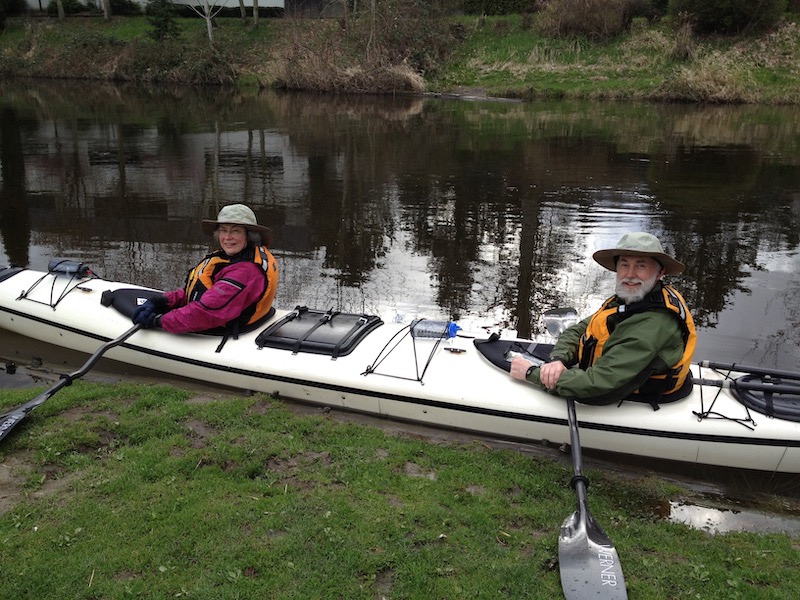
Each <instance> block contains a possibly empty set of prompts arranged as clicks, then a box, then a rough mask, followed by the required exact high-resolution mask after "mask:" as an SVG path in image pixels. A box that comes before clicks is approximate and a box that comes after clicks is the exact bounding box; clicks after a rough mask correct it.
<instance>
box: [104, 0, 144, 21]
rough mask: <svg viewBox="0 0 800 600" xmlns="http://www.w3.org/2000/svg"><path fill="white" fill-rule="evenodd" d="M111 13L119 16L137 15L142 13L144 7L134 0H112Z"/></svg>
mask: <svg viewBox="0 0 800 600" xmlns="http://www.w3.org/2000/svg"><path fill="white" fill-rule="evenodd" d="M110 4H111V14H112V15H117V16H120V17H122V16H128V17H130V16H135V15H140V14H142V9H141V8H140V7H139V5H138V4H136V2H134V1H133V0H111V3H110Z"/></svg>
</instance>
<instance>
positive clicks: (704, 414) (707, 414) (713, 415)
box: [692, 365, 756, 431]
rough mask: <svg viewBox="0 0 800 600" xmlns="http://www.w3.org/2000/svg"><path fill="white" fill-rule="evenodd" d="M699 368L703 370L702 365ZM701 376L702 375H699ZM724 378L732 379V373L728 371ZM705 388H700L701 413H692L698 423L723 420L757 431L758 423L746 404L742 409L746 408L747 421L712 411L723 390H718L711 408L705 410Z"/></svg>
mask: <svg viewBox="0 0 800 600" xmlns="http://www.w3.org/2000/svg"><path fill="white" fill-rule="evenodd" d="M699 368H701V369H702V365H699ZM711 370H712V371H714V372H715V373H719V371H717V370H716V369H711ZM699 374H700V375H702V373H699ZM723 376H724V377H725V379H730V371H728V373H726V374H724V375H723ZM701 379H702V377H701ZM734 381H735V380H734ZM704 387H705V386H703V385H701V386H700V412H697V411H696V410H693V411H692V414H693V415H694V416H696V417H697V420H698V421H702V420H703V419H721V420H725V421H733V422H734V423H739V425H742V426H743V427H747V429H749V430H750V431H755V430H756V428H755V424H756V422H755V421H754V420H753V415H751V414H750V409H749V408H747V406H745V405H744V404H742V407H743V408H744V412H745V414H746V415H747V418H746V419H737V418H732V417H729V416H727V415H723V414H722V413H718V412H714V411H712V410H711V409H712V408H714V404H715V403H716V401H717V398H719V395H720V394H721V393H722V388H718V389H717V393H716V394H715V395H714V399H713V400H712V401H711V406H709V407H708V410H705V406H704V402H703V388H704ZM748 423H752V424H753V427H751V426H750V425H748Z"/></svg>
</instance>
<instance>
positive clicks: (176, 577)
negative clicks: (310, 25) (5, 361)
mask: <svg viewBox="0 0 800 600" xmlns="http://www.w3.org/2000/svg"><path fill="white" fill-rule="evenodd" d="M35 393H36V391H35V390H21V391H7V390H4V391H3V392H2V395H0V404H2V405H3V406H13V405H16V404H20V403H22V402H24V401H26V400H27V399H29V398H31V397H33V396H34V395H35ZM0 458H1V459H2V461H3V464H4V465H7V466H9V467H10V468H12V470H13V473H14V475H15V476H16V478H17V483H16V485H15V486H14V491H16V492H17V493H18V495H16V496H13V499H12V500H11V501H10V504H11V505H10V506H9V507H8V508H7V510H5V512H4V513H3V514H2V515H0V589H2V590H3V595H4V596H6V597H9V598H16V599H25V598H31V599H36V600H44V599H48V598H53V599H59V600H60V599H62V598H66V597H69V598H87V599H88V598H129V597H142V598H207V599H212V598H213V599H220V598H253V599H256V598H258V599H261V598H271V599H282V598H286V599H289V598H304V599H309V598H311V599H316V598H319V599H328V598H347V599H348V600H349V599H357V598H364V599H374V598H380V597H386V598H408V599H420V600H428V599H430V598H476V597H477V598H542V599H552V598H557V597H560V595H561V591H560V590H561V588H560V579H559V574H558V566H557V554H558V550H557V549H558V542H557V539H558V531H559V526H560V524H561V522H562V521H563V520H564V518H566V517H567V516H568V514H569V513H571V512H572V511H573V510H574V504H575V500H574V494H573V492H572V490H571V489H570V488H569V486H568V482H569V479H570V476H571V472H570V470H569V469H568V468H566V467H565V466H564V465H562V464H560V463H557V462H554V461H551V460H549V459H547V458H531V457H529V456H525V455H523V454H521V453H518V452H514V451H510V450H497V449H491V448H489V447H487V446H485V445H483V444H479V443H468V444H465V443H455V442H451V443H444V442H433V441H426V440H424V439H418V438H413V437H410V436H400V435H392V434H387V433H386V432H384V431H382V430H379V429H376V428H372V427H368V426H363V425H356V424H348V423H344V422H339V421H336V420H334V419H332V418H329V417H325V416H322V415H317V416H307V415H306V416H303V415H299V414H297V413H295V412H292V411H290V410H289V409H288V408H287V407H286V406H284V405H283V404H282V403H280V402H277V401H274V400H272V399H270V398H268V397H264V396H252V397H246V398H237V397H227V396H220V397H218V398H212V399H209V398H205V399H204V400H203V401H200V400H199V399H195V398H193V396H192V395H191V394H190V393H188V392H186V391H182V390H179V389H176V388H173V387H167V386H141V385H140V386H136V385H122V384H120V385H110V384H97V383H88V382H83V381H78V382H76V383H75V384H74V385H73V386H70V387H69V388H65V389H64V390H63V391H61V392H59V394H57V395H55V396H54V397H53V398H52V399H51V400H49V401H48V403H47V404H45V405H43V406H42V407H40V408H39V409H37V411H35V412H34V413H32V415H31V416H29V417H28V418H27V419H26V420H25V421H23V423H21V424H20V425H18V426H17V427H16V428H15V430H14V432H13V433H12V435H11V436H10V437H9V438H7V439H6V440H5V441H4V442H3V443H2V446H0ZM588 475H589V477H590V478H591V480H592V486H591V487H590V491H589V499H590V505H591V507H592V513H593V514H594V516H595V517H596V519H597V520H598V522H599V523H601V524H602V526H603V528H604V529H605V530H606V531H607V533H608V534H609V536H610V537H611V538H612V540H613V541H614V544H615V546H616V548H617V550H618V552H619V555H620V557H621V561H622V565H623V569H624V573H625V577H626V580H627V583H628V591H629V594H630V596H631V597H635V598H640V599H648V598H649V599H659V600H661V599H664V598H703V599H713V598H724V599H730V598H775V599H783V598H786V597H790V596H791V595H792V593H793V592H792V590H795V589H797V588H798V586H800V573H798V571H797V569H796V565H797V563H798V560H800V548H799V547H798V543H797V542H796V541H795V540H792V539H790V538H788V537H787V536H782V535H755V534H729V535H724V536H715V537H711V536H709V535H708V534H705V533H702V532H698V531H693V530H690V529H688V528H686V527H684V526H681V525H674V524H669V523H665V522H661V521H658V520H656V519H655V518H654V517H653V516H652V515H653V512H652V507H653V506H655V505H656V504H657V503H659V502H661V501H663V500H664V499H665V498H669V497H674V495H675V494H676V493H677V491H676V487H675V486H674V485H672V484H670V485H666V484H664V483H662V482H661V481H659V480H658V479H654V478H651V479H647V480H644V481H641V482H636V483H634V482H632V481H630V480H627V479H626V480H622V479H619V478H616V477H612V476H610V475H608V474H605V473H601V472H591V471H590V472H589V474H588ZM10 492H11V490H10V489H5V490H4V494H6V495H8V494H9V493H10Z"/></svg>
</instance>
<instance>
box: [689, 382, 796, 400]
mask: <svg viewBox="0 0 800 600" xmlns="http://www.w3.org/2000/svg"><path fill="white" fill-rule="evenodd" d="M694 383H696V384H697V385H708V386H714V387H719V388H724V389H732V390H750V391H752V392H766V393H771V394H787V395H790V396H800V385H793V384H791V383H773V382H771V381H739V380H738V379H721V380H718V379H695V380H694Z"/></svg>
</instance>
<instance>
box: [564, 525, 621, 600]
mask: <svg viewBox="0 0 800 600" xmlns="http://www.w3.org/2000/svg"><path fill="white" fill-rule="evenodd" d="M585 517H586V518H585V519H584V518H582V514H581V513H580V512H578V511H575V512H574V513H573V514H572V515H570V516H569V517H567V518H566V520H565V521H564V523H563V525H562V526H561V535H560V536H559V538H558V563H559V570H560V572H561V589H562V590H563V592H564V598H566V599H567V600H584V599H586V598H607V599H609V600H626V599H627V598H628V592H627V591H626V589H625V579H624V577H623V575H622V566H621V565H620V562H619V556H617V551H616V549H615V548H614V545H613V544H612V543H611V540H610V539H609V538H608V536H607V535H606V533H605V532H604V531H603V529H602V528H601V527H600V525H598V524H597V522H595V520H594V518H593V517H592V515H591V514H588V513H587V514H586V515H585Z"/></svg>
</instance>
